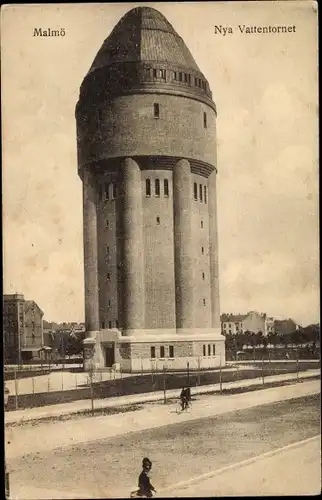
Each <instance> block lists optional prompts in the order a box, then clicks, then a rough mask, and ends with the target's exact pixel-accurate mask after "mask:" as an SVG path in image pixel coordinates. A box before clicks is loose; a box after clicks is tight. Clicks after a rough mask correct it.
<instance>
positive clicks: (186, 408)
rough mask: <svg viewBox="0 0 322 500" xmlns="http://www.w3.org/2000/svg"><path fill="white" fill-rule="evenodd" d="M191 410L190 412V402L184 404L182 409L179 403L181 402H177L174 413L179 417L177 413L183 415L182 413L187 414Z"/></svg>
mask: <svg viewBox="0 0 322 500" xmlns="http://www.w3.org/2000/svg"><path fill="white" fill-rule="evenodd" d="M191 410H192V403H191V401H187V402H186V404H185V407H184V409H182V403H181V401H178V402H177V405H176V413H177V415H179V413H183V412H184V411H185V412H187V413H190V412H191Z"/></svg>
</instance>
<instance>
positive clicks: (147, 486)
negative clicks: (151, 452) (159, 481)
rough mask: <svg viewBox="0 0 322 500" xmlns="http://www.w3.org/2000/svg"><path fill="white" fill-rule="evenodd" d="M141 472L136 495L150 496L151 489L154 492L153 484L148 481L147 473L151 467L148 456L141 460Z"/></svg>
mask: <svg viewBox="0 0 322 500" xmlns="http://www.w3.org/2000/svg"><path fill="white" fill-rule="evenodd" d="M142 469H143V470H142V472H141V474H140V475H139V484H138V486H139V489H138V492H137V495H138V496H140V497H147V498H151V497H152V491H154V492H155V493H156V490H155V488H154V486H153V485H152V484H151V482H150V476H149V473H150V471H151V469H152V462H151V460H150V459H149V458H147V457H145V458H143V460H142Z"/></svg>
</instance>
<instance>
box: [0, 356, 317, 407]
mask: <svg viewBox="0 0 322 500" xmlns="http://www.w3.org/2000/svg"><path fill="white" fill-rule="evenodd" d="M319 367H320V362H319V361H303V360H300V359H299V357H298V356H297V358H296V359H293V360H281V361H279V360H271V359H268V360H267V359H264V358H263V357H262V358H261V360H259V361H258V360H255V361H254V360H252V361H251V362H250V361H246V362H243V361H237V362H236V361H234V362H230V363H227V364H226V366H219V367H218V368H216V369H200V370H198V369H195V370H191V368H190V366H189V363H187V368H186V370H185V371H180V372H178V371H177V372H175V371H170V370H169V369H168V368H167V367H166V366H165V365H164V366H163V365H159V366H158V367H156V368H155V369H154V370H153V371H151V372H150V373H146V372H143V370H142V372H140V373H133V372H132V373H131V372H130V373H128V372H123V371H122V370H119V371H116V370H113V369H108V368H106V369H101V370H97V369H96V370H95V369H92V370H90V371H88V372H85V371H80V370H74V371H73V370H72V369H69V370H60V371H59V370H58V371H57V370H49V369H48V368H47V371H45V370H43V371H42V372H41V371H40V372H38V373H37V374H35V373H34V374H33V375H32V376H30V374H31V372H30V371H29V370H21V369H20V370H18V369H15V370H14V371H13V379H11V380H8V379H7V380H6V377H5V380H6V386H7V388H8V389H9V391H10V396H9V404H8V409H10V410H15V409H19V408H21V409H23V408H30V407H35V406H46V405H52V404H56V403H67V402H72V401H77V400H81V399H90V400H91V404H92V406H93V407H94V401H95V400H96V399H104V398H109V397H118V396H125V395H131V394H139V393H151V392H158V391H163V392H164V395H166V392H167V391H168V390H172V389H178V390H179V389H180V388H182V387H183V386H190V387H198V386H201V385H211V384H219V385H218V387H220V390H222V387H223V384H227V383H229V382H239V381H242V380H245V379H260V380H261V382H260V383H263V384H264V383H266V382H265V380H266V378H267V377H268V376H271V375H280V374H287V373H288V374H290V376H291V377H294V379H296V380H298V379H299V372H300V371H303V370H308V369H312V368H319ZM6 373H7V374H8V373H9V372H8V371H5V374H6ZM11 374H12V372H11ZM164 397H165V399H166V396H164Z"/></svg>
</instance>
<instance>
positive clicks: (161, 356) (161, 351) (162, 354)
mask: <svg viewBox="0 0 322 500" xmlns="http://www.w3.org/2000/svg"><path fill="white" fill-rule="evenodd" d="M160 358H161V359H164V346H163V345H162V346H161V347H160Z"/></svg>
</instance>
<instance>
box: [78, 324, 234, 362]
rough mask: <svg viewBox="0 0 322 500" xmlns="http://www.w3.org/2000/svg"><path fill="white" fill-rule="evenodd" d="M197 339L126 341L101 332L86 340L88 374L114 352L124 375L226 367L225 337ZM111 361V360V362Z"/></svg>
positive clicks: (141, 339)
mask: <svg viewBox="0 0 322 500" xmlns="http://www.w3.org/2000/svg"><path fill="white" fill-rule="evenodd" d="M198 337H199V336H198V335H194V336H192V335H187V334H186V335H184V334H182V335H173V336H172V335H163V338H162V336H150V337H149V336H145V338H144V337H140V338H139V337H124V336H121V335H118V334H117V332H105V334H103V333H102V332H99V333H98V334H97V336H96V339H86V340H85V341H84V348H85V361H84V366H85V370H87V369H88V367H89V366H90V363H94V365H95V367H101V368H103V367H105V366H107V365H106V356H105V349H106V348H109V349H111V346H112V350H113V363H112V362H111V363H110V365H109V366H112V364H114V365H116V366H117V367H119V368H120V369H121V370H122V371H126V372H129V371H132V372H151V371H156V370H158V371H159V370H162V368H163V367H165V368H166V369H167V370H187V364H188V363H189V369H191V370H200V369H207V368H214V367H219V366H220V364H221V366H225V362H226V357H225V337H223V336H222V335H220V334H216V333H214V334H213V335H212V334H207V335H204V336H200V337H199V338H198ZM110 359H111V358H110Z"/></svg>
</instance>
